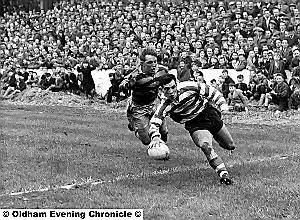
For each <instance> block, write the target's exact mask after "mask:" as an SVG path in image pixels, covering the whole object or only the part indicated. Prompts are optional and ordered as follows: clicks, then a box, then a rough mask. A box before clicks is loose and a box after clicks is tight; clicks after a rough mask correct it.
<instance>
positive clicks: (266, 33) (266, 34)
mask: <svg viewBox="0 0 300 220" xmlns="http://www.w3.org/2000/svg"><path fill="white" fill-rule="evenodd" d="M271 35H272V33H271V31H269V30H266V32H265V36H266V38H268V39H269V38H271Z"/></svg>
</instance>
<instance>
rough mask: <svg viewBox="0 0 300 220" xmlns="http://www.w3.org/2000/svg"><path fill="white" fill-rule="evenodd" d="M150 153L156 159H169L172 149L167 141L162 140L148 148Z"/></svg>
mask: <svg viewBox="0 0 300 220" xmlns="http://www.w3.org/2000/svg"><path fill="white" fill-rule="evenodd" d="M148 155H149V156H150V157H152V158H154V159H156V160H167V159H169V157H170V150H169V147H168V146H167V145H166V144H165V143H163V142H161V143H159V144H156V145H155V146H153V147H151V148H148Z"/></svg>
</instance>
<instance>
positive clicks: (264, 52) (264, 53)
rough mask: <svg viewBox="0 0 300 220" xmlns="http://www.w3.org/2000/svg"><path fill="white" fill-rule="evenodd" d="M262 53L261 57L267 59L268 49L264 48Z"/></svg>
mask: <svg viewBox="0 0 300 220" xmlns="http://www.w3.org/2000/svg"><path fill="white" fill-rule="evenodd" d="M262 55H263V58H264V59H267V58H268V57H269V56H268V51H266V50H264V51H263V54H262Z"/></svg>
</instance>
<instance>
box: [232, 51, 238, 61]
mask: <svg viewBox="0 0 300 220" xmlns="http://www.w3.org/2000/svg"><path fill="white" fill-rule="evenodd" d="M231 57H232V59H233V60H237V59H238V54H237V53H235V52H234V53H232V56H231Z"/></svg>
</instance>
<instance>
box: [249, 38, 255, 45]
mask: <svg viewBox="0 0 300 220" xmlns="http://www.w3.org/2000/svg"><path fill="white" fill-rule="evenodd" d="M248 44H249V45H250V46H252V45H253V44H254V40H253V38H252V37H249V38H248Z"/></svg>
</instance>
